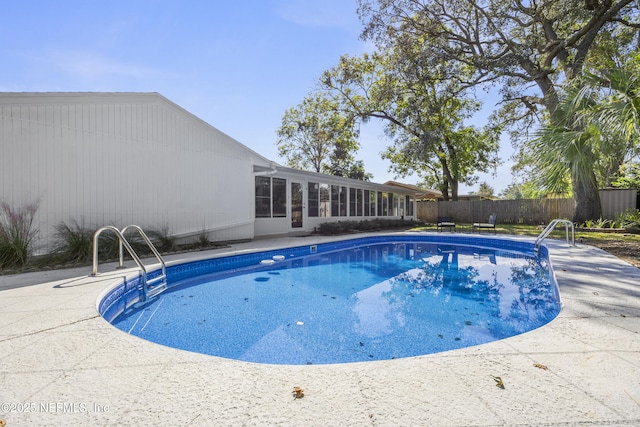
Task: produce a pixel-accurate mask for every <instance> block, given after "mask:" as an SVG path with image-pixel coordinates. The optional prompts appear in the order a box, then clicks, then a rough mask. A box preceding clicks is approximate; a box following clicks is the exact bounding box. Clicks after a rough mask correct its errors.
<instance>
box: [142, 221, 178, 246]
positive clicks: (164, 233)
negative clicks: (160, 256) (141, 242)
mask: <svg viewBox="0 0 640 427" xmlns="http://www.w3.org/2000/svg"><path fill="white" fill-rule="evenodd" d="M147 236H149V239H151V241H152V242H153V244H154V246H155V247H156V249H158V251H160V252H171V251H173V250H175V247H176V238H175V237H172V236H171V235H170V234H169V226H167V225H165V226H163V227H161V228H160V229H158V230H149V231H148V232H147Z"/></svg>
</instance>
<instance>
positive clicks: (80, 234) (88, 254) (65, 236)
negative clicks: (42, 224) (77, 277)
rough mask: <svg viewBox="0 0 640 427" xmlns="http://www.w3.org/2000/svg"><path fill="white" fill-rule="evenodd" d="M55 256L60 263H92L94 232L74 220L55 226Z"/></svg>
mask: <svg viewBox="0 0 640 427" xmlns="http://www.w3.org/2000/svg"><path fill="white" fill-rule="evenodd" d="M55 230H56V231H55V235H54V236H55V239H56V244H55V249H54V252H55V255H56V259H57V261H58V262H61V263H73V264H81V263H86V262H90V261H91V258H92V255H93V230H90V229H88V228H86V227H85V226H84V223H82V224H78V222H77V221H75V220H72V223H71V224H70V225H68V224H66V223H65V222H64V221H62V222H60V223H59V224H58V225H56V226H55Z"/></svg>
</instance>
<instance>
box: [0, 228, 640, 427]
mask: <svg viewBox="0 0 640 427" xmlns="http://www.w3.org/2000/svg"><path fill="white" fill-rule="evenodd" d="M353 237H359V235H358V236H347V237H346V238H353ZM498 237H505V236H498ZM328 240H334V239H329V238H322V237H315V236H314V237H304V238H302V237H291V238H278V239H270V240H256V241H253V242H249V243H243V244H234V245H231V246H230V247H228V248H222V249H217V250H213V251H208V252H199V253H195V254H194V253H192V254H181V255H174V256H171V257H167V260H168V261H175V260H179V259H193V258H195V257H197V258H201V257H210V256H218V255H221V254H228V253H235V252H242V251H249V250H264V249H268V248H277V247H285V246H298V245H306V244H314V243H320V242H324V241H328ZM545 243H546V245H547V246H548V247H549V251H550V258H551V262H552V264H553V267H554V271H555V275H556V278H557V281H558V284H559V287H560V293H561V296H562V300H563V303H564V307H563V309H562V311H561V313H560V315H559V316H558V317H557V318H556V319H555V320H553V321H552V322H551V323H549V324H548V325H546V326H544V327H542V328H539V329H537V330H534V331H531V332H528V333H525V334H522V335H519V336H516V337H512V338H508V339H505V340H501V341H497V342H493V343H489V344H484V345H481V346H476V347H471V348H466V349H460V350H453V351H448V352H444V353H438V354H432V355H426V356H418V357H411V358H406V359H396V360H389V361H378V362H366V363H350V364H343V365H311V366H281V365H260V364H253V363H246V362H239V361H234V360H228V359H222V358H217V357H213V356H206V355H201V354H195V353H190V352H186V351H181V350H176V349H172V348H168V347H164V346H161V345H158V344H154V343H151V342H147V341H144V340H142V339H140V338H137V337H135V336H131V335H127V334H126V333H124V332H121V331H119V330H117V329H116V328H114V327H112V326H111V325H110V324H108V323H107V322H106V321H104V320H103V319H102V318H101V317H100V316H99V315H98V313H97V311H96V299H97V298H98V296H99V295H100V293H101V292H102V291H103V290H104V289H105V288H106V287H108V285H109V283H110V282H112V281H113V280H114V279H117V278H119V277H122V276H123V275H124V274H125V271H124V270H118V271H115V270H113V267H114V264H104V265H103V264H101V265H100V271H101V272H103V271H104V272H107V273H103V274H101V275H99V276H98V277H88V274H89V273H90V272H91V267H83V268H76V269H70V270H55V271H46V272H38V273H26V274H21V275H12V276H0V420H5V421H6V425H7V427H11V426H24V425H39V426H45V425H55V426H60V425H64V426H87V425H100V426H101V425H105V426H107V425H108V426H112V425H132V426H138V425H172V426H173V425H177V426H187V425H189V426H191V425H194V426H196V425H197V426H211V425H234V426H235V425H295V426H303V425H304V426H346V425H349V426H391V425H393V426H427V425H429V426H432V425H442V426H491V425H607V426H612V425H616V426H619V425H640V269H638V268H635V267H633V266H631V265H630V264H628V263H626V262H624V261H621V260H620V259H618V258H616V257H613V256H612V255H609V254H607V253H606V252H604V251H601V250H599V249H597V248H594V247H591V246H587V245H578V246H577V247H569V246H568V245H567V244H566V243H564V242H561V241H555V240H546V241H545ZM544 368H546V369H544ZM492 376H499V377H501V378H502V380H503V382H504V389H501V388H498V387H496V382H495V381H494V379H493V378H492ZM294 386H298V387H301V388H302V389H304V393H305V396H304V398H302V399H294V398H293V396H292V391H293V387H294Z"/></svg>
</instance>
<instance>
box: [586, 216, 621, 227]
mask: <svg viewBox="0 0 640 427" xmlns="http://www.w3.org/2000/svg"><path fill="white" fill-rule="evenodd" d="M584 226H585V228H612V227H615V223H614V222H613V221H611V220H610V219H603V218H602V217H600V218H599V219H598V220H596V221H594V220H592V219H588V220H586V221H585V222H584Z"/></svg>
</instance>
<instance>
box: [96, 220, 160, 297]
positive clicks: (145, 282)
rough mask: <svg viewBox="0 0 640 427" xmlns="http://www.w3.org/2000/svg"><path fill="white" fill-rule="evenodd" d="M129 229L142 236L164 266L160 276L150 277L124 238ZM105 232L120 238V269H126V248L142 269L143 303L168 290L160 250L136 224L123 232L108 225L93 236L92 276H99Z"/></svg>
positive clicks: (128, 226) (125, 228)
mask: <svg viewBox="0 0 640 427" xmlns="http://www.w3.org/2000/svg"><path fill="white" fill-rule="evenodd" d="M129 229H133V230H136V231H137V232H138V234H140V237H142V239H143V240H144V242H145V243H146V244H147V246H148V247H149V249H151V251H152V252H153V254H154V255H155V257H156V259H157V260H158V261H159V262H160V265H161V266H162V271H161V273H160V274H159V275H156V276H154V277H153V278H151V279H150V278H149V277H148V274H147V268H146V267H145V266H144V264H143V263H142V261H141V260H140V257H139V256H138V254H137V253H136V251H134V250H133V248H132V247H131V245H130V244H129V242H128V241H127V239H126V238H125V237H124V234H125V233H126V232H127V230H129ZM104 231H112V232H113V233H114V234H115V235H116V236H117V237H118V246H119V250H118V252H119V255H120V257H119V258H120V259H119V261H120V264H119V266H118V268H124V249H125V248H126V249H127V252H129V255H131V257H132V258H133V260H134V261H135V262H136V264H137V265H138V268H140V273H141V277H142V281H141V284H140V286H141V290H142V294H143V301H148V300H150V299H151V298H153V297H155V296H156V295H159V294H161V293H162V292H164V291H165V290H166V289H167V271H166V263H165V262H164V259H163V258H162V255H160V252H158V250H157V249H156V247H155V246H154V245H153V243H151V240H150V239H149V237H147V235H146V234H145V232H144V231H142V228H140V227H139V226H137V225H135V224H131V225H127V226H126V227H124V228H123V229H122V230H118V229H117V228H116V227H114V226H111V225H107V226H105V227H102V228H100V229H99V230H97V231H96V232H95V234H94V235H93V270H92V272H91V276H97V275H98V241H99V237H100V234H101V233H102V232H104Z"/></svg>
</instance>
